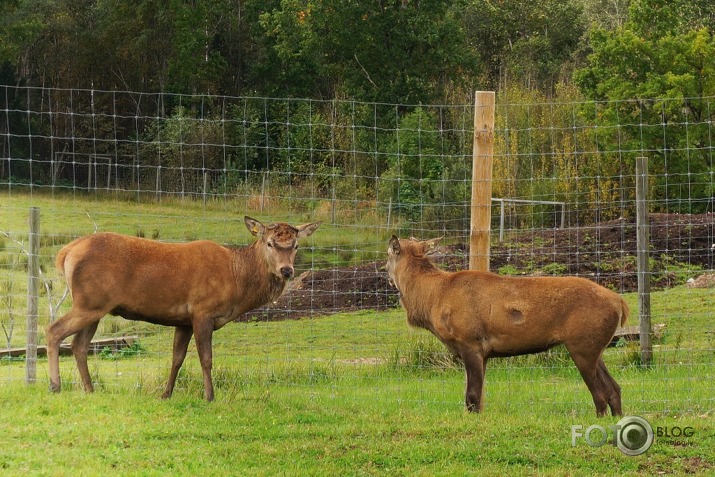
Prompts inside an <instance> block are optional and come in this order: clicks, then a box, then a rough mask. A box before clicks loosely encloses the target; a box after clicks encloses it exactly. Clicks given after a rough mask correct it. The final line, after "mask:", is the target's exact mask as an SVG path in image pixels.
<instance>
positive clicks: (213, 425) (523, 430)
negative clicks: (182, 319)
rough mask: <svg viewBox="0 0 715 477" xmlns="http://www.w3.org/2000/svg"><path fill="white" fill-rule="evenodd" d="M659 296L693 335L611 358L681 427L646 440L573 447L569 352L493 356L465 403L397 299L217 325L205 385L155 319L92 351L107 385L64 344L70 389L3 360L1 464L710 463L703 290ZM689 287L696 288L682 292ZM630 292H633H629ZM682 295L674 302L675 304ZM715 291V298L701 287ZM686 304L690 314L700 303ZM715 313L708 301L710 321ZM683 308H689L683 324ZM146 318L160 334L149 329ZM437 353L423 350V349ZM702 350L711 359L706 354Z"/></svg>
mask: <svg viewBox="0 0 715 477" xmlns="http://www.w3.org/2000/svg"><path fill="white" fill-rule="evenodd" d="M669 293H670V294H667V293H659V294H656V295H655V298H656V300H654V301H655V308H656V309H667V310H668V311H669V312H670V313H672V317H673V321H672V322H669V323H668V325H669V326H670V327H672V328H673V329H675V330H676V331H678V330H679V329H680V330H682V331H685V330H689V334H692V335H695V337H694V338H693V339H692V340H690V342H689V343H688V345H687V346H688V348H687V350H683V351H682V352H678V350H677V348H676V345H677V346H685V345H684V344H683V343H684V341H682V340H680V341H678V340H676V339H675V338H674V337H673V334H668V335H666V337H665V338H664V339H663V340H662V342H661V343H660V344H659V346H660V348H658V349H659V350H660V351H658V352H657V353H656V358H657V359H656V365H655V366H653V367H652V368H648V369H643V368H641V367H638V366H635V365H633V364H632V363H631V362H630V361H629V359H628V354H629V348H628V347H616V348H609V349H608V350H607V352H606V360H607V362H608V364H609V368H610V369H611V372H612V374H613V375H614V377H615V378H616V379H617V380H618V381H619V383H620V384H621V386H622V387H623V402H624V412H625V413H626V414H627V415H628V414H630V415H641V416H644V417H646V418H647V419H648V420H649V421H650V422H651V424H652V425H653V426H655V427H661V428H664V427H668V428H671V429H672V428H674V427H678V428H685V427H687V426H691V427H693V428H694V431H695V434H694V435H693V436H692V437H690V438H688V439H687V440H684V441H683V442H672V441H673V440H672V439H666V438H660V439H656V442H655V444H654V445H653V447H652V448H651V449H650V450H648V452H647V453H645V454H644V455H642V456H638V457H628V456H625V455H624V454H622V453H621V452H620V451H619V450H617V449H616V448H614V447H613V446H611V445H607V446H603V447H599V448H592V447H590V446H588V445H587V444H586V443H585V441H583V440H579V441H577V446H576V447H572V446H571V426H572V425H581V426H583V427H582V428H583V429H584V430H585V429H586V428H588V427H589V426H591V425H592V424H599V425H602V426H604V427H608V426H610V425H613V424H615V423H616V422H617V421H618V418H612V417H608V418H604V419H596V418H595V415H594V410H593V404H592V402H591V398H590V395H589V394H588V391H587V390H586V387H585V385H584V384H583V382H582V381H581V379H580V377H579V376H578V373H577V372H576V370H575V369H574V367H573V366H572V365H571V364H569V363H566V364H564V363H561V362H560V361H558V360H557V361H554V362H553V363H551V365H545V364H544V361H540V360H538V359H537V358H536V357H528V358H514V359H510V360H508V359H507V360H493V361H492V363H490V368H489V370H488V373H487V382H486V405H485V411H484V412H483V413H482V414H480V415H470V414H467V413H466V412H465V411H464V408H463V404H462V395H463V387H464V376H463V371H462V370H461V368H460V367H459V366H458V365H455V364H454V363H452V362H449V361H446V360H440V359H434V355H435V354H440V353H443V351H442V349H441V347H440V346H439V345H438V344H437V343H436V342H435V341H434V339H433V338H432V337H431V336H430V335H428V334H427V333H425V332H423V331H420V330H410V329H409V328H407V326H406V324H405V317H404V314H403V312H401V311H399V310H395V311H391V312H385V313H375V312H368V311H365V312H359V313H350V314H340V315H334V316H327V317H318V318H313V319H306V320H299V321H286V322H274V323H240V324H238V323H237V324H230V325H228V326H226V327H225V328H224V329H222V330H220V331H218V332H217V333H216V334H215V336H214V340H215V353H214V354H215V368H214V378H215V382H216V388H217V390H216V396H217V399H216V401H215V402H214V403H211V404H208V403H205V402H203V401H202V399H201V396H202V384H201V372H200V369H199V365H198V360H197V358H196V354H195V349H194V347H193V344H192V346H191V349H190V354H189V356H188V358H187V362H186V363H185V369H184V370H183V371H182V373H181V376H180V379H179V381H178V384H177V389H176V391H175V395H174V397H173V398H172V399H171V400H168V401H162V400H161V399H160V398H159V396H160V394H161V391H162V388H163V386H164V382H165V379H166V375H167V373H168V366H169V356H170V346H171V330H170V329H167V328H162V327H157V326H151V325H143V324H142V325H134V326H135V328H134V329H132V331H139V330H138V328H136V326H143V327H145V330H144V331H145V332H144V333H143V334H142V336H143V338H142V340H141V350H142V351H140V353H139V355H138V356H129V357H126V358H122V359H103V358H102V357H93V358H90V370H91V371H92V374H93V376H94V378H95V381H96V382H97V383H98V386H97V392H95V393H94V394H93V395H87V394H85V393H84V392H82V391H80V390H79V387H78V385H77V383H76V381H77V374H76V370H75V366H74V362H73V360H72V358H63V359H62V361H61V365H62V366H61V368H62V375H63V379H64V380H65V387H64V389H63V392H62V393H60V394H58V395H53V394H50V393H49V392H47V390H46V388H47V386H46V382H47V374H46V361H45V360H40V363H39V366H38V381H39V383H38V384H37V385H34V386H27V385H25V384H23V376H24V369H23V364H22V363H18V362H9V363H8V362H4V363H3V364H1V365H0V381H1V382H3V385H2V386H0V400H2V402H3V403H4V405H3V411H2V412H3V414H4V415H5V416H7V418H5V419H3V420H1V421H0V469H3V470H5V471H7V472H8V473H19V472H24V473H30V474H32V475H43V474H45V475H50V474H51V475H64V474H66V475H69V474H72V475H97V474H104V473H107V472H119V473H120V474H130V475H132V474H134V475H166V474H174V475H187V474H196V473H201V474H202V475H216V474H220V473H226V472H229V473H231V474H233V475H276V474H278V475H338V474H339V475H343V474H345V475H467V474H471V473H479V474H482V475H536V474H539V475H653V474H658V473H661V472H662V473H665V474H668V475H670V474H676V475H686V474H688V473H692V472H697V473H708V472H711V473H712V472H715V421H713V419H712V414H713V408H714V407H715V406H714V405H713V404H714V399H715V385H714V384H713V382H715V381H714V378H715V371H713V369H715V368H714V367H713V361H715V358H713V349H712V348H711V347H709V345H708V338H707V337H705V338H703V339H700V338H697V336H698V335H705V336H706V335H707V334H706V333H705V334H702V333H700V334H699V333H697V332H695V328H692V327H693V326H696V327H700V326H702V325H703V323H702V322H700V321H698V319H697V317H696V319H694V320H693V321H694V323H693V322H690V323H689V324H685V323H683V319H682V316H681V315H683V314H687V312H688V306H687V305H688V304H689V303H701V301H700V300H699V299H698V297H700V298H702V296H701V295H705V297H706V298H707V299H708V300H710V299H712V297H711V296H710V295H711V294H710V292H709V291H703V290H697V291H693V290H689V289H685V288H679V289H675V290H672V291H670V292H669ZM686 297H689V299H688V300H685V298H686ZM627 298H628V299H629V301H630V300H632V298H633V297H632V296H629V297H627ZM676 302H677V303H680V306H679V307H676V306H675V305H673V303H676ZM707 303H710V302H709V301H708V302H707ZM687 316H697V313H692V314H688V315H687ZM706 317H707V313H703V320H704V319H705V318H706ZM678 323H680V325H678ZM146 331H150V333H146ZM420 352H422V353H425V354H426V355H428V356H421V357H417V358H415V355H416V354H418V353H420ZM708 357H709V358H708Z"/></svg>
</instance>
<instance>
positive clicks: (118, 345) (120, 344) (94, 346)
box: [0, 336, 139, 358]
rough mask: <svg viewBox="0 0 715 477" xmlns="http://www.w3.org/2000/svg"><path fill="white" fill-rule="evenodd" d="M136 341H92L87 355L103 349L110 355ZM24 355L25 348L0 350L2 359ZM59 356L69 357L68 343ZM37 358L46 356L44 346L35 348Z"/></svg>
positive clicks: (133, 338) (124, 339)
mask: <svg viewBox="0 0 715 477" xmlns="http://www.w3.org/2000/svg"><path fill="white" fill-rule="evenodd" d="M138 339H139V337H138V336H120V337H117V338H104V339H98V340H94V341H92V342H91V343H90V345H89V354H99V353H101V352H102V350H104V349H105V348H109V350H110V351H111V352H112V353H115V352H117V351H119V350H120V349H124V348H129V347H130V346H132V345H133V344H134V343H135V342H136V341H137V340H138ZM25 354H27V349H26V348H9V349H3V350H0V358H3V357H11V358H17V357H20V356H24V355H25ZM60 355H61V356H71V355H72V348H71V346H70V343H62V344H61V345H60ZM37 356H47V347H46V346H38V347H37Z"/></svg>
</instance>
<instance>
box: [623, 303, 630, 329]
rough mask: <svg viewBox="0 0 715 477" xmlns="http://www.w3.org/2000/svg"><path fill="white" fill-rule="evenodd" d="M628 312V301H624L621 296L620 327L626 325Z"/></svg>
mask: <svg viewBox="0 0 715 477" xmlns="http://www.w3.org/2000/svg"><path fill="white" fill-rule="evenodd" d="M629 314H630V309H629V308H628V303H626V300H624V299H623V298H621V328H623V327H624V326H626V322H627V321H628V315H629Z"/></svg>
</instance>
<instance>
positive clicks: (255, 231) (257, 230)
mask: <svg viewBox="0 0 715 477" xmlns="http://www.w3.org/2000/svg"><path fill="white" fill-rule="evenodd" d="M243 221H244V222H245V223H246V228H247V229H248V231H249V232H251V235H255V236H258V235H263V233H264V232H265V231H266V227H265V226H264V225H263V224H262V223H261V222H259V221H258V220H256V219H252V218H251V217H249V216H245V217H244V218H243Z"/></svg>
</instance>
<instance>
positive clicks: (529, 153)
mask: <svg viewBox="0 0 715 477" xmlns="http://www.w3.org/2000/svg"><path fill="white" fill-rule="evenodd" d="M713 32H715V2H712V0H532V1H526V0H434V1H430V2H425V1H421V2H420V1H415V0H369V1H358V0H194V1H184V0H0V84H6V85H29V86H43V87H53V88H59V89H54V90H52V91H53V93H52V95H51V96H47V97H42V98H41V100H40V101H41V106H38V108H39V109H40V110H43V111H44V109H43V108H48V110H49V111H50V113H49V114H46V115H39V116H38V117H36V118H32V119H28V117H26V116H23V115H22V114H19V113H18V114H14V113H13V114H6V115H5V117H4V118H0V132H2V131H8V130H14V129H16V128H19V129H18V130H23V128H24V130H27V129H28V128H27V127H26V125H25V123H26V122H28V121H31V122H32V123H33V124H32V129H33V130H39V131H43V133H42V134H41V136H42V138H39V139H37V141H36V142H34V143H31V142H30V141H28V140H23V139H22V138H20V137H19V135H18V136H13V135H6V138H8V139H7V140H6V141H5V142H4V143H2V144H0V146H1V147H3V148H10V147H11V146H12V150H13V151H14V153H15V154H20V155H22V154H30V151H32V154H34V155H45V156H49V155H51V154H54V153H56V151H66V150H68V148H71V149H72V150H80V149H82V148H83V147H86V148H91V150H92V151H93V153H101V154H104V153H107V154H116V155H118V156H119V157H125V156H126V157H130V156H131V155H140V156H142V157H143V158H144V159H143V160H145V161H148V163H149V164H155V165H156V166H157V167H158V166H167V165H168V166H171V167H174V166H178V167H179V170H180V171H185V170H206V169H212V170H218V171H221V170H224V174H223V175H222V177H221V178H220V180H219V179H216V180H215V181H214V182H215V183H216V184H220V186H221V187H223V188H227V187H230V185H231V184H233V183H237V182H240V181H247V180H250V176H251V173H254V172H255V173H257V174H260V173H261V172H262V171H269V170H273V169H280V170H284V169H286V168H289V169H290V170H291V171H294V173H292V175H290V176H289V179H288V180H289V182H290V183H291V184H293V185H296V186H298V185H299V184H298V183H299V182H300V181H301V180H302V179H301V178H310V181H311V187H314V188H315V189H316V190H315V191H314V193H317V194H325V195H328V194H335V193H336V191H339V190H341V188H342V190H345V191H350V193H353V194H354V195H355V196H356V197H357V196H358V195H360V196H365V197H372V198H375V197H377V196H381V197H382V199H385V200H387V199H386V197H387V196H389V197H390V200H392V199H393V198H394V200H396V201H398V203H396V206H397V207H398V208H399V209H400V210H401V211H402V212H403V213H406V214H412V215H413V216H416V215H424V214H425V213H429V214H434V215H435V217H436V218H439V216H440V214H441V216H443V218H446V215H447V214H448V213H449V212H447V211H445V210H442V211H440V210H437V209H435V210H427V211H426V210H424V209H422V208H420V207H422V205H420V204H424V203H429V202H430V201H433V202H434V203H439V201H452V202H459V201H460V200H462V199H461V198H462V197H463V196H465V195H466V194H467V193H468V191H467V190H465V187H464V184H467V180H466V179H465V178H466V177H468V175H469V171H467V170H466V169H465V168H463V167H455V166H453V165H450V164H445V163H442V162H441V161H440V157H441V155H442V154H454V153H455V152H457V153H459V151H464V150H466V149H468V148H469V145H468V144H465V138H464V137H463V135H460V134H457V133H454V134H452V135H451V136H450V134H449V133H448V134H444V131H452V130H454V131H457V130H459V129H460V127H461V126H460V124H461V123H462V122H463V121H464V120H465V118H464V117H463V114H461V113H459V114H455V115H451V114H442V113H439V114H435V112H434V111H433V110H430V109H428V108H425V107H423V106H425V105H435V104H469V102H470V98H471V92H472V91H474V90H476V89H478V90H496V91H497V93H498V95H499V103H500V104H502V105H504V106H503V109H502V110H501V113H502V115H501V116H500V117H497V121H498V122H499V123H498V124H497V127H498V128H500V130H501V131H503V134H500V135H499V136H498V137H497V141H498V142H499V143H498V144H497V146H498V148H499V149H498V150H499V151H501V153H502V154H501V155H500V156H499V157H498V158H497V160H496V162H495V176H496V177H498V178H499V177H501V178H502V179H504V180H502V181H501V182H499V184H497V185H496V186H495V193H497V194H499V195H503V196H505V197H509V196H512V197H517V196H520V197H527V196H528V197H541V198H545V199H551V200H563V201H569V202H574V203H587V204H588V203H593V202H596V201H599V202H602V203H603V202H606V201H612V200H624V199H627V197H625V195H627V194H628V193H629V192H624V190H626V189H627V188H626V189H624V187H623V186H622V185H621V186H618V184H616V183H615V182H614V179H610V178H614V177H619V176H623V175H624V171H629V170H631V169H632V163H633V159H634V157H633V156H635V155H636V154H644V155H648V156H651V157H654V159H657V160H656V161H654V162H653V164H654V171H655V172H656V173H657V174H661V178H662V180H661V183H659V184H657V194H659V196H660V197H664V198H670V199H675V198H679V199H683V198H685V200H684V201H683V202H682V206H679V208H680V210H684V211H685V210H688V211H689V210H703V209H704V208H705V207H706V206H707V205H706V204H707V203H708V201H709V200H711V198H712V197H713V195H714V192H715V190H714V189H715V187H714V186H713V173H715V157H713V152H712V151H713V147H712V141H713V140H712V138H711V137H710V136H711V135H712V134H711V131H712V128H711V126H710V124H712V122H713V120H714V119H715V117H714V116H715V112H713V111H712V110H711V109H713V108H710V103H711V100H712V98H713V96H715V39H714V37H713ZM63 88H66V89H63ZM84 90H88V91H95V92H97V93H91V94H86V93H85V92H83V91H84ZM119 91H130V92H140V93H141V94H142V95H144V96H142V97H137V96H136V95H132V94H121V95H117V94H112V93H111V92H119ZM100 92H102V93H100ZM103 92H109V93H103ZM6 94H7V91H4V90H3V91H0V102H2V104H4V105H13V104H14V102H16V101H17V100H18V98H13V97H5V96H3V95H6ZM225 98H232V100H231V101H226V99H225ZM236 98H245V99H236ZM256 98H311V100H312V102H311V101H298V100H296V101H293V102H291V101H286V102H283V103H277V102H266V101H262V100H259V99H256ZM344 99H349V100H351V101H353V103H352V104H346V103H345V102H341V101H336V100H344ZM516 103H521V104H527V105H529V106H528V107H526V108H521V107H519V106H518V105H517V104H516ZM386 104H387V105H397V106H394V107H391V106H388V107H385V108H383V107H382V106H378V105H386ZM563 104H566V105H565V106H563ZM70 105H71V107H72V108H84V110H89V111H91V112H92V116H91V117H88V118H71V117H68V116H67V115H62V114H60V113H59V112H60V111H62V110H63V109H67V108H69V107H70ZM576 105H578V106H576ZM562 106H563V107H562ZM10 109H14V108H13V107H11V108H10ZM21 109H22V108H20V107H19V106H18V110H21ZM116 111H133V112H135V114H136V115H137V116H144V117H147V118H149V117H156V118H157V121H156V122H155V123H149V122H141V123H140V122H139V121H136V120H135V121H134V122H132V119H131V118H129V117H123V116H120V117H117V115H116V114H115V113H116ZM102 112H105V113H106V116H105V117H106V118H112V123H111V124H109V123H106V124H105V123H103V122H102V121H100V120H99V119H98V118H99V117H100V113H102ZM94 113H97V117H95V116H94ZM234 116H235V117H241V118H243V120H242V121H240V122H226V121H224V120H225V118H227V117H234ZM159 118H161V120H159ZM581 122H585V123H588V124H591V125H595V127H581V126H580V124H581ZM577 123H578V124H577ZM356 124H372V125H373V126H372V129H369V128H356V127H355V125H356ZM110 128H113V131H126V136H125V137H119V138H117V139H120V140H126V142H125V143H122V142H120V143H119V144H120V145H119V146H115V145H109V144H108V143H106V144H105V143H102V142H96V141H95V142H92V143H91V144H88V145H83V144H82V143H81V141H80V140H72V141H69V140H67V139H66V138H68V137H72V135H75V136H79V137H91V136H92V133H96V132H97V131H100V132H101V131H102V130H103V129H106V130H108V129H110ZM397 128H400V130H401V134H400V135H390V134H389V132H390V131H396V130H397ZM378 129H379V130H380V131H385V132H386V134H384V135H383V134H380V135H379V137H378V135H377V134H375V131H376V130H378ZM462 129H463V128H462ZM413 131H422V132H419V133H415V132H413ZM46 138H50V139H49V140H46ZM165 141H168V145H164V144H165ZM213 142H216V143H223V142H226V143H228V144H230V145H231V147H232V148H235V149H231V150H229V152H228V153H227V152H226V151H225V150H221V151H211V150H209V149H210V148H206V147H205V145H206V144H207V143H213ZM362 142H364V143H365V144H366V146H365V147H364V148H363V147H361V146H360V144H361V143H362ZM11 143H12V144H11ZM124 144H126V147H127V151H124V150H122V148H123V147H124ZM137 144H139V146H137ZM179 144H181V147H180V148H179V149H177V147H178V146H177V145H179ZM277 144H289V145H290V147H288V148H279V147H276V145H277ZM246 145H250V147H244V146H246ZM103 148H107V151H104V150H103ZM113 148H114V150H109V149H113ZM174 149H177V150H174ZM341 151H342V152H341ZM345 151H349V152H345ZM360 151H373V152H372V153H370V154H366V153H365V152H360ZM623 151H629V152H628V153H627V154H623ZM5 155H6V154H4V153H3V157H4V156H5ZM226 164H229V165H232V167H227V166H226ZM233 166H235V168H234V167H233ZM239 166H240V167H239ZM23 167H25V166H24V165H23V164H19V165H13V171H15V172H14V173H15V174H20V175H22V174H24V173H25V172H27V171H24V170H23ZM234 169H235V170H234ZM231 170H234V172H231ZM238 170H242V171H243V173H242V174H239V173H236V172H235V171H238ZM42 173H43V174H44V177H45V180H54V179H55V176H56V175H57V174H59V173H61V171H43V172H42ZM174 173H175V172H174ZM348 173H349V174H352V176H353V177H354V179H352V181H348V180H346V179H345V177H346V175H348ZM2 174H3V172H2V171H0V176H2ZM137 174H138V172H137ZM165 174H171V172H169V171H167V172H165ZM175 174H176V173H175ZM178 174H179V175H180V177H177V178H176V181H175V182H176V183H179V184H181V185H180V186H177V187H181V190H184V188H190V187H191V185H190V184H187V183H186V180H187V178H186V177H185V176H184V172H180V173H178ZM625 175H626V176H628V175H629V174H628V173H626V174H625ZM376 177H382V178H383V179H384V180H383V181H382V183H381V184H379V186H377V187H376V184H375V183H373V182H370V181H371V179H368V178H376ZM355 178H364V180H363V179H355ZM135 179H136V180H139V179H137V178H134V179H133V180H135ZM151 180H158V179H154V178H151ZM203 180H204V181H206V180H207V179H206V177H205V176H204V177H203ZM360 181H362V182H360ZM450 181H452V182H450ZM439 184H452V185H454V186H450V187H445V186H444V185H442V186H441V187H440V186H439ZM311 193H313V192H311ZM699 201H700V202H699ZM675 203H676V204H677V202H675ZM460 213H461V212H460ZM589 213H591V211H584V212H583V214H584V215H587V214H589Z"/></svg>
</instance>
